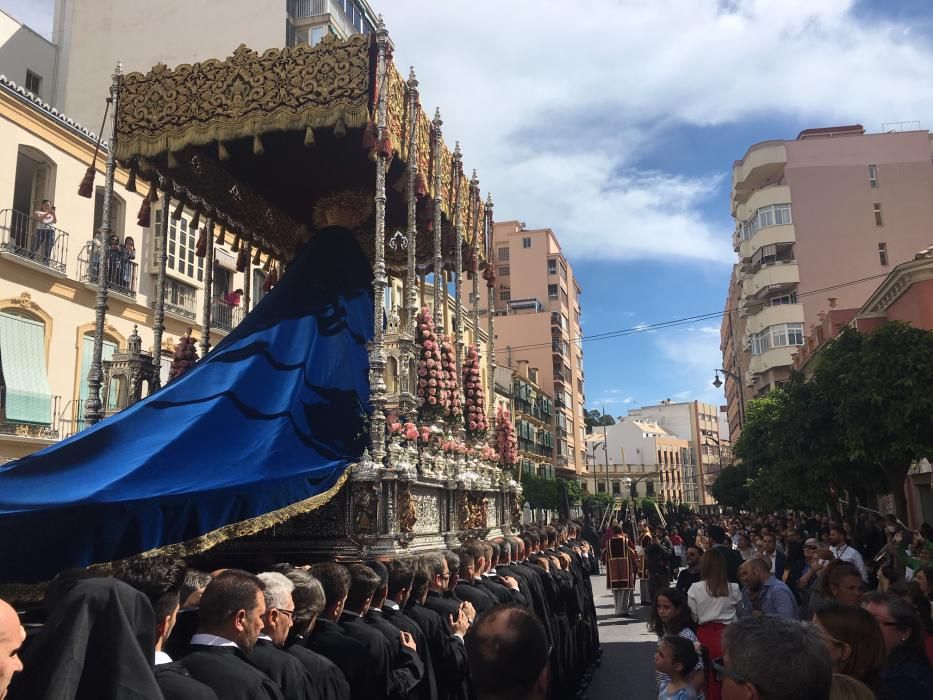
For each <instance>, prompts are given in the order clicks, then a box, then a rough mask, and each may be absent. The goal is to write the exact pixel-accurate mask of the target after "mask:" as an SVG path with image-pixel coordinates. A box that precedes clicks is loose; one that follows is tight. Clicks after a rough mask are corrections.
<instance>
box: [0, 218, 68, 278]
mask: <svg viewBox="0 0 933 700" xmlns="http://www.w3.org/2000/svg"><path fill="white" fill-rule="evenodd" d="M0 252H7V253H12V254H13V255H16V256H18V257H20V258H23V259H24V260H31V261H32V262H34V263H38V264H39V265H43V266H45V267H47V268H49V269H51V270H55V271H56V272H61V273H63V274H64V272H65V265H66V262H67V259H68V234H67V233H65V232H64V231H62V230H61V229H60V228H58V227H56V226H52V225H50V224H43V223H40V222H39V221H38V220H37V219H35V218H34V217H32V216H30V215H29V214H25V213H23V212H21V211H17V210H16V209H4V210H3V211H0Z"/></svg>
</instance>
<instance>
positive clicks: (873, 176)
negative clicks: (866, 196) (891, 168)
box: [868, 165, 878, 189]
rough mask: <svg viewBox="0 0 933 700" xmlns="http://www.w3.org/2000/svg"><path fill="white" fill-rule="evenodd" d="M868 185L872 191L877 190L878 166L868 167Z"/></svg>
mask: <svg viewBox="0 0 933 700" xmlns="http://www.w3.org/2000/svg"><path fill="white" fill-rule="evenodd" d="M868 184H869V185H871V186H872V188H873V189H878V166H877V165H869V166H868Z"/></svg>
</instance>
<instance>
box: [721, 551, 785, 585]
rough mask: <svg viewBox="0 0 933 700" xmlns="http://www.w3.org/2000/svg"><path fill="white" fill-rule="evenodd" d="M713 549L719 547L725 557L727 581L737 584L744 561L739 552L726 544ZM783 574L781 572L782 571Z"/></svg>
mask: <svg viewBox="0 0 933 700" xmlns="http://www.w3.org/2000/svg"><path fill="white" fill-rule="evenodd" d="M714 547H719V548H720V549H721V550H722V551H723V553H724V554H725V555H726V571H727V573H728V575H729V581H730V582H731V583H738V582H739V567H740V566H742V564H743V563H745V560H744V559H742V555H741V554H740V553H739V550H737V549H733V548H732V547H731V546H730V545H727V544H723V545H720V544H717V545H714ZM782 573H783V570H782Z"/></svg>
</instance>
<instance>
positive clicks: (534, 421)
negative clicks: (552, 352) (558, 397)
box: [512, 360, 556, 479]
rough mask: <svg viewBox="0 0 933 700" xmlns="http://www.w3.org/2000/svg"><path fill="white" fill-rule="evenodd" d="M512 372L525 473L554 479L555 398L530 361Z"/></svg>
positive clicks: (517, 432)
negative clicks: (541, 383)
mask: <svg viewBox="0 0 933 700" xmlns="http://www.w3.org/2000/svg"><path fill="white" fill-rule="evenodd" d="M517 364H518V367H517V368H516V369H515V370H514V371H513V372H512V422H513V424H514V426H515V437H516V438H517V439H518V458H519V465H520V467H521V473H522V474H533V475H535V476H540V477H543V478H545V479H554V478H555V476H556V471H555V469H554V401H553V399H552V397H551V395H550V394H549V393H548V392H547V391H545V390H544V389H542V388H541V387H540V386H539V385H538V379H539V377H540V373H539V371H538V369H537V368H536V367H531V366H529V364H528V361H527V360H520V361H519V362H518V363H517Z"/></svg>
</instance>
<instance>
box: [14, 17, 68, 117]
mask: <svg viewBox="0 0 933 700" xmlns="http://www.w3.org/2000/svg"><path fill="white" fill-rule="evenodd" d="M57 67H58V48H57V47H56V46H55V44H53V43H52V42H51V41H49V40H48V39H46V38H45V37H44V36H42V35H41V34H39V33H38V32H36V31H35V30H33V29H31V28H30V27H27V26H26V25H25V24H22V23H21V22H19V20H17V19H16V18H15V17H12V16H11V15H9V14H7V13H6V12H4V11H3V10H0V74H3V75H4V76H5V77H6V78H7V80H10V81H12V82H15V83H16V84H17V85H21V86H22V87H23V89H24V90H27V91H28V92H31V93H32V94H33V95H35V96H36V97H38V98H39V99H40V100H42V101H43V102H48V103H51V104H55V102H56V94H55V81H56V70H57Z"/></svg>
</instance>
